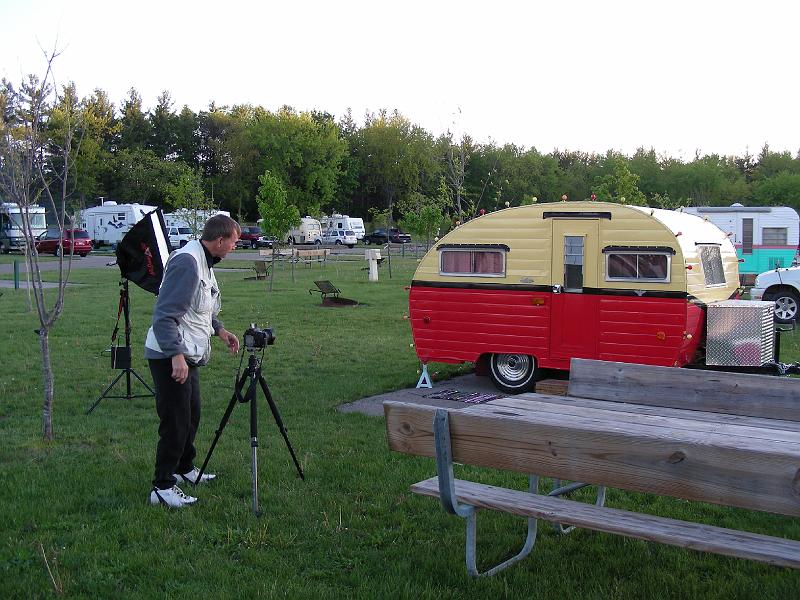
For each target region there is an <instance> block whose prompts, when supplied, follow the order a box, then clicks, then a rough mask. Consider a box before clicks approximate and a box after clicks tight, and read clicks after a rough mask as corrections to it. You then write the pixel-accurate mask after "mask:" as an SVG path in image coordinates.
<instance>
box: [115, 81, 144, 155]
mask: <svg viewBox="0 0 800 600" xmlns="http://www.w3.org/2000/svg"><path fill="white" fill-rule="evenodd" d="M149 143H150V123H149V122H148V121H147V114H146V113H145V112H144V111H143V110H142V97H141V96H140V95H139V92H137V91H136V89H135V88H131V89H130V90H129V91H128V98H127V99H126V100H124V101H123V102H122V118H121V119H120V130H119V143H118V148H120V149H127V150H141V149H145V148H148V146H149Z"/></svg>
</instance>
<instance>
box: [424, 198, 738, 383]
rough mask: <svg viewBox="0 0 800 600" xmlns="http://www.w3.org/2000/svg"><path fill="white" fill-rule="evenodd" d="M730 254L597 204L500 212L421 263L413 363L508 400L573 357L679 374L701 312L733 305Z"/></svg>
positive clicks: (632, 212) (691, 225) (686, 220)
mask: <svg viewBox="0 0 800 600" xmlns="http://www.w3.org/2000/svg"><path fill="white" fill-rule="evenodd" d="M738 286H739V273H738V259H737V256H736V250H735V248H734V246H733V244H732V243H731V241H730V240H729V239H728V237H727V235H726V234H725V233H723V232H722V231H721V230H720V229H719V228H717V227H716V226H715V225H713V224H711V223H709V222H707V221H704V220H703V219H701V218H699V217H696V216H694V215H690V214H686V213H680V212H675V211H669V210H661V209H653V208H646V207H636V206H623V205H618V204H610V203H604V202H569V203H567V202H560V203H552V204H534V205H530V206H521V207H516V208H509V209H506V210H501V211H498V212H494V213H490V214H487V215H484V216H481V217H478V218H476V219H474V220H472V221H469V222H467V223H465V224H464V225H461V226H460V227H457V228H456V229H454V230H453V231H451V232H450V233H448V234H447V235H446V236H444V237H443V238H442V239H441V240H439V242H438V243H437V244H436V245H435V246H434V247H433V248H431V250H430V251H429V252H428V253H427V254H426V255H425V257H424V258H423V259H422V261H421V262H420V265H419V267H418V268H417V271H416V273H415V274H414V279H413V281H412V284H411V292H410V298H409V305H410V317H411V327H412V331H413V335H414V345H415V348H416V352H417V355H418V356H419V358H420V361H422V363H423V364H427V363H428V362H445V363H461V362H474V363H476V366H477V372H478V373H479V374H486V373H487V372H488V374H489V375H490V376H491V377H492V379H493V380H494V382H495V384H496V385H497V386H498V387H499V388H500V389H501V390H503V391H506V392H512V393H514V392H521V391H525V390H529V389H531V388H532V387H533V384H534V382H535V381H536V379H537V377H538V375H539V373H540V370H541V369H561V370H568V369H569V361H570V359H571V358H573V357H578V358H593V359H600V360H610V361H621V362H633V363H641V364H650V365H661V366H683V365H685V364H688V363H690V362H693V361H694V360H695V359H696V358H697V356H698V353H699V352H700V351H701V350H702V347H703V342H704V335H705V307H706V304H707V303H709V302H713V301H718V300H726V299H728V298H731V297H733V296H734V295H735V294H736V292H737V289H738Z"/></svg>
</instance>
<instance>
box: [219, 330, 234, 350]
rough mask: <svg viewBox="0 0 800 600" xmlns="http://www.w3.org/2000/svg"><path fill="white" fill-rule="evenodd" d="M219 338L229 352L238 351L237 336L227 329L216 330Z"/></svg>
mask: <svg viewBox="0 0 800 600" xmlns="http://www.w3.org/2000/svg"><path fill="white" fill-rule="evenodd" d="M217 335H218V336H219V339H221V340H222V343H223V344H225V345H226V346H227V347H228V348H229V349H230V351H231V354H236V353H237V352H239V338H237V337H236V336H235V335H233V334H232V333H231V332H230V331H228V330H227V329H224V328H223V329H220V330H219V331H218V332H217Z"/></svg>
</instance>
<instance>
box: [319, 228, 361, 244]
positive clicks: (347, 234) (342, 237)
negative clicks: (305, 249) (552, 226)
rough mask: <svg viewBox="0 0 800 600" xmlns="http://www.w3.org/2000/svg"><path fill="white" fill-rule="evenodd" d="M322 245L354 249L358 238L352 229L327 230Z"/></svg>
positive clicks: (323, 235)
mask: <svg viewBox="0 0 800 600" xmlns="http://www.w3.org/2000/svg"><path fill="white" fill-rule="evenodd" d="M322 243H323V244H334V245H336V246H341V245H345V246H347V247H348V248H353V247H354V246H355V245H356V244H357V243H358V238H356V234H355V232H354V231H353V230H352V229H326V230H325V231H323V232H322Z"/></svg>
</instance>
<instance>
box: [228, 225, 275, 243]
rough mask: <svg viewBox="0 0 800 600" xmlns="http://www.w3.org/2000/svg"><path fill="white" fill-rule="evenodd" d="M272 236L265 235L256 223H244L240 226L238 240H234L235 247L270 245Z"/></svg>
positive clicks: (272, 239)
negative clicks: (240, 233) (240, 232)
mask: <svg viewBox="0 0 800 600" xmlns="http://www.w3.org/2000/svg"><path fill="white" fill-rule="evenodd" d="M273 241H274V238H271V237H269V236H265V235H264V232H263V231H261V227H259V226H258V225H244V226H242V235H240V236H239V241H238V242H236V247H237V248H248V247H249V248H265V247H271V246H272V242H273Z"/></svg>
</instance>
